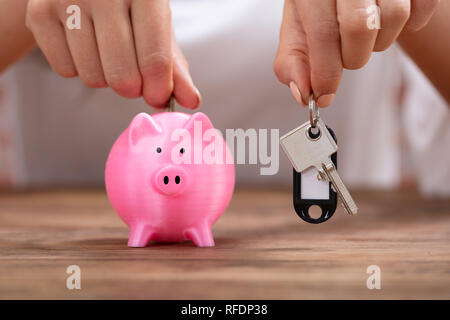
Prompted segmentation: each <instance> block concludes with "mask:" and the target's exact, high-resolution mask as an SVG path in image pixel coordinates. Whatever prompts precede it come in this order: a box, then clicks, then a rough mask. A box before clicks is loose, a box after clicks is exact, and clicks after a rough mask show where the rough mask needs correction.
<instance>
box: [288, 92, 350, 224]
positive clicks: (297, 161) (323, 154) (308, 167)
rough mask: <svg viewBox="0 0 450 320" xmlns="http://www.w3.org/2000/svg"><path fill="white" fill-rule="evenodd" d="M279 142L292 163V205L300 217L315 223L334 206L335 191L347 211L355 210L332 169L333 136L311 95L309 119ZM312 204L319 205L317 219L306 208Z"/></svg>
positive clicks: (334, 155)
mask: <svg viewBox="0 0 450 320" xmlns="http://www.w3.org/2000/svg"><path fill="white" fill-rule="evenodd" d="M280 144H281V147H282V148H283V150H284V152H285V153H286V155H287V157H288V158H289V160H290V162H291V163H292V166H293V167H294V188H293V190H294V208H295V211H296V212H297V214H298V215H299V217H300V218H302V219H303V220H305V221H306V222H309V223H316V224H317V223H321V222H325V221H327V220H328V219H330V218H331V216H332V215H333V213H334V212H335V210H336V206H337V196H336V194H337V195H339V198H340V199H341V201H342V204H343V206H344V208H345V210H346V211H347V213H349V214H352V215H354V214H356V212H357V211H358V207H357V206H356V204H355V202H354V201H353V198H352V197H351V195H350V193H349V192H348V190H347V188H346V187H345V185H344V183H343V182H342V180H341V178H340V177H339V174H338V172H337V169H336V166H337V156H336V155H337V153H336V152H337V150H338V146H337V144H336V137H335V136H334V133H333V131H332V130H331V129H329V128H328V127H327V126H326V125H325V124H324V123H323V121H322V119H321V118H320V116H319V109H318V107H317V105H316V103H315V101H314V99H313V96H312V95H311V96H310V98H309V121H308V122H306V123H304V124H302V125H301V126H300V127H298V128H296V129H294V130H292V131H290V132H288V133H287V134H285V135H284V136H282V137H281V138H280ZM333 189H334V190H333ZM314 205H317V206H319V207H320V208H321V209H322V214H321V216H320V217H319V218H317V219H314V218H312V217H311V216H310V214H309V212H308V211H309V208H310V207H311V206H314Z"/></svg>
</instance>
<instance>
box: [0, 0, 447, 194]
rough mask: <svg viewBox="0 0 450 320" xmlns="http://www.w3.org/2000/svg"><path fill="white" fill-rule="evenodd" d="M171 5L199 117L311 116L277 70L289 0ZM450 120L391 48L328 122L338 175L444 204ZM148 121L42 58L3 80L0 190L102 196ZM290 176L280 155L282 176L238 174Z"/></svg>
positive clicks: (254, 168) (284, 121)
mask: <svg viewBox="0 0 450 320" xmlns="http://www.w3.org/2000/svg"><path fill="white" fill-rule="evenodd" d="M171 5H172V10H173V23H174V28H175V33H176V37H177V40H178V43H179V45H180V47H181V49H182V50H183V53H184V54H185V56H186V58H187V60H188V61H189V64H190V69H191V73H192V76H193V79H194V82H195V83H196V85H197V86H198V88H199V89H200V91H201V93H202V96H203V106H202V108H201V111H202V112H204V113H206V114H207V115H208V116H209V117H210V118H211V120H212V122H213V124H214V125H215V126H216V127H217V128H218V129H221V130H223V132H224V130H225V128H243V129H247V128H256V129H258V128H278V129H279V130H280V135H283V134H284V133H286V132H287V131H289V130H291V129H292V128H294V127H296V126H298V125H300V124H301V123H303V122H304V121H306V120H307V116H308V112H307V109H306V108H301V107H300V106H298V105H297V104H296V102H295V100H294V98H293V97H292V96H291V94H290V91H289V88H287V87H286V86H284V85H282V84H280V83H279V82H278V80H277V79H276V77H275V75H274V73H273V70H272V62H273V59H274V56H275V52H276V48H277V44H278V32H279V27H280V23H281V17H282V6H283V3H282V1H270V0H264V1H262V0H247V1H241V0H229V1H218V0H214V1H211V0H209V1H206V0H175V1H174V0H172V1H171ZM449 110H450V109H449V107H448V105H447V104H446V103H445V101H444V100H443V99H442V98H441V97H440V96H439V94H438V93H437V92H436V90H435V89H434V88H433V87H432V86H431V85H430V83H429V82H428V80H427V79H426V78H425V77H424V76H423V75H422V73H421V72H420V71H419V70H418V69H417V68H416V66H415V65H414V64H413V63H412V62H411V61H410V60H409V58H408V57H407V56H406V55H405V54H404V53H403V52H402V51H401V49H400V48H399V47H393V48H391V49H390V50H388V51H386V52H384V53H377V54H374V55H373V57H372V59H371V61H370V63H369V64H368V65H367V66H366V67H365V68H363V69H362V70H359V71H350V72H345V74H344V78H343V81H342V84H341V87H340V89H339V91H338V94H337V96H336V99H335V102H334V103H333V105H332V106H331V107H329V108H327V109H324V110H321V116H322V118H323V119H324V121H325V122H326V123H327V124H328V125H329V126H330V127H332V128H333V129H334V131H335V132H336V134H337V137H338V142H339V147H340V149H339V154H338V166H339V171H340V174H341V176H342V178H343V180H344V181H345V182H346V184H348V185H349V186H350V187H353V188H376V189H393V188H396V187H398V186H400V185H402V184H413V185H416V186H417V187H418V189H419V190H420V192H421V193H422V194H423V195H425V196H429V197H445V198H448V197H449V196H450V164H449V162H450V161H449V158H450V157H449V156H450V111H449ZM142 111H145V112H149V113H153V112H155V110H153V109H151V108H150V107H149V106H148V105H146V104H145V102H144V101H143V99H137V100H127V99H124V98H121V97H119V96H118V95H117V94H115V93H114V92H113V91H112V90H111V89H89V88H87V87H85V86H84V85H83V84H82V83H81V82H80V80H79V79H77V78H74V79H63V78H61V77H59V76H58V75H57V74H56V73H54V72H53V71H52V70H51V68H50V67H49V65H48V63H47V62H46V60H45V58H44V57H43V55H42V54H41V52H40V51H39V49H35V50H34V51H33V52H32V53H31V54H29V55H28V56H27V57H25V58H23V59H22V60H21V61H20V62H18V63H17V64H15V65H14V66H13V67H11V68H10V69H9V70H8V71H7V72H5V73H4V74H2V75H1V76H0V186H1V187H2V188H8V189H23V188H42V187H63V186H102V185H103V177H104V176H103V174H104V164H105V161H106V158H107V155H108V152H109V149H110V148H111V146H112V144H113V142H114V140H115V139H116V138H117V137H118V135H119V134H120V133H121V132H122V131H123V130H124V129H125V128H126V127H127V126H128V124H129V123H130V121H131V119H132V118H133V116H134V115H136V114H137V113H139V112H142ZM178 111H180V110H179V108H178ZM184 111H186V110H184ZM291 175H292V167H291V166H290V164H289V162H288V161H287V159H286V157H285V156H284V154H283V153H282V152H280V170H279V173H278V174H277V175H274V176H261V175H260V170H259V167H258V165H238V166H237V185H238V186H239V185H246V186H248V185H250V186H256V185H257V186H270V187H274V186H291V184H292V177H291Z"/></svg>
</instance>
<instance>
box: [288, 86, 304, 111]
mask: <svg viewBox="0 0 450 320" xmlns="http://www.w3.org/2000/svg"><path fill="white" fill-rule="evenodd" d="M289 88H291V92H292V95H293V96H294V98H295V100H296V101H297V103H298V104H299V105H301V106H305V104H304V103H303V100H302V94H301V93H300V90H299V89H298V87H297V85H296V84H295V82H294V81H291V83H289Z"/></svg>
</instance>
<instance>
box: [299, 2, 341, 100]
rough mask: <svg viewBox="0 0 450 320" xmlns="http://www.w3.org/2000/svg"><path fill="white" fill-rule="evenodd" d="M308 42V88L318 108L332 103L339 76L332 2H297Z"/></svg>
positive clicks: (336, 27)
mask: <svg viewBox="0 0 450 320" xmlns="http://www.w3.org/2000/svg"><path fill="white" fill-rule="evenodd" d="M296 4H297V11H298V13H299V16H300V19H301V21H302V24H303V27H304V30H305V33H306V37H307V42H308V57H309V63H310V68H311V86H312V90H313V92H314V97H315V98H316V100H317V104H318V105H319V107H327V106H328V105H330V104H331V102H332V100H333V98H334V95H335V93H336V91H337V88H338V86H339V82H340V80H341V77H342V58H341V47H340V41H339V40H340V37H339V25H338V21H337V17H336V4H335V0H321V1H310V0H296Z"/></svg>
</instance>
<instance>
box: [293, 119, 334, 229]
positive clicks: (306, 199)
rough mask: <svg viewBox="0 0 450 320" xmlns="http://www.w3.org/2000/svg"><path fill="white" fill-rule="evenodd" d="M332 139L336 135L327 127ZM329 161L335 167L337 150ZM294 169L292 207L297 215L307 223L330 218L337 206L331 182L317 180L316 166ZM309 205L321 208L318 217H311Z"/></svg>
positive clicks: (320, 221) (316, 222)
mask: <svg viewBox="0 0 450 320" xmlns="http://www.w3.org/2000/svg"><path fill="white" fill-rule="evenodd" d="M327 128H328V130H329V131H330V134H331V136H332V137H333V139H334V141H336V142H337V140H336V135H335V134H334V132H333V130H331V129H330V128H329V127H327ZM331 161H333V163H334V165H335V166H336V168H337V152H336V153H334V154H333V155H332V156H331ZM293 171H294V186H293V191H294V208H295V212H297V214H298V216H299V217H300V218H301V219H303V220H304V221H306V222H309V223H314V224H318V223H322V222H325V221H327V220H328V219H330V218H331V217H332V216H333V214H334V212H335V211H336V207H337V194H336V192H335V191H334V190H333V188H332V187H331V186H332V184H331V182H329V181H328V180H323V181H320V180H318V178H317V177H318V174H319V172H318V171H317V169H316V168H314V167H311V168H308V169H306V170H304V171H303V172H301V173H299V172H297V171H295V170H293ZM311 206H318V207H320V209H321V210H322V214H321V216H320V217H319V218H316V219H315V218H312V217H311V216H310V215H309V209H310V207H311Z"/></svg>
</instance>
